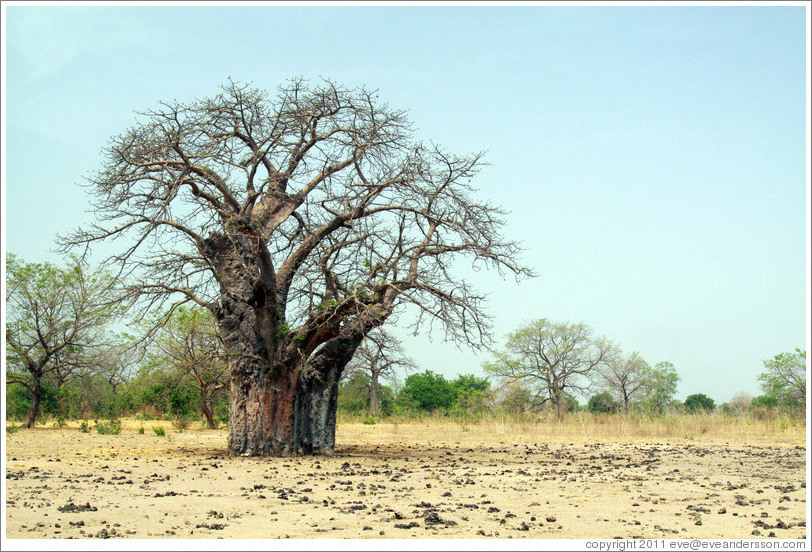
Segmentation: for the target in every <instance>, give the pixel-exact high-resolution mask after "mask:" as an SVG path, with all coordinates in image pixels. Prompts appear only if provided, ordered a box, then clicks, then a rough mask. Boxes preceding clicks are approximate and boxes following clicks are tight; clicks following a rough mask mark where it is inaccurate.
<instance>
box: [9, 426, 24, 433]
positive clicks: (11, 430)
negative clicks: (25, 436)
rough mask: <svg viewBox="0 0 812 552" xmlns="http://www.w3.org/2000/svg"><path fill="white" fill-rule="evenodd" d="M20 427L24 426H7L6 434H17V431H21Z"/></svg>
mask: <svg viewBox="0 0 812 552" xmlns="http://www.w3.org/2000/svg"><path fill="white" fill-rule="evenodd" d="M20 427H22V426H18V425H14V424H11V425H7V426H6V433H8V434H11V433H16V432H17V431H19V430H20Z"/></svg>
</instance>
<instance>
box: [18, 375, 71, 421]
mask: <svg viewBox="0 0 812 552" xmlns="http://www.w3.org/2000/svg"><path fill="white" fill-rule="evenodd" d="M30 409H31V390H29V389H28V387H26V386H25V385H20V384H19V383H9V384H8V385H7V386H6V418H9V419H12V420H17V421H21V420H25V419H26V417H27V416H28V411H29V410H30ZM59 415H60V412H59V391H57V389H56V386H55V385H54V384H52V383H51V382H49V381H47V380H46V381H43V382H42V386H41V387H40V401H39V414H38V419H39V420H44V419H45V418H47V417H48V416H59Z"/></svg>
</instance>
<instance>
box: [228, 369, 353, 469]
mask: <svg viewBox="0 0 812 552" xmlns="http://www.w3.org/2000/svg"><path fill="white" fill-rule="evenodd" d="M341 369H343V366H341V367H340V368H339V367H338V366H333V367H332V369H330V370H328V372H327V373H320V372H317V371H315V370H313V369H312V368H310V367H295V368H289V369H287V370H285V371H284V372H283V371H282V370H280V369H276V370H271V371H267V372H265V374H264V375H263V374H262V373H261V371H251V372H254V373H249V374H245V371H244V370H233V371H232V378H231V402H230V410H229V438H228V451H229V453H230V454H234V455H242V456H283V455H299V454H332V452H333V451H334V450H335V426H336V410H337V407H338V380H339V377H340V374H341Z"/></svg>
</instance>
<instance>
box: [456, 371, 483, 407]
mask: <svg viewBox="0 0 812 552" xmlns="http://www.w3.org/2000/svg"><path fill="white" fill-rule="evenodd" d="M451 387H452V388H453V389H454V395H455V398H454V403H455V404H454V408H455V409H456V411H457V412H459V413H464V414H481V413H482V412H484V411H485V410H487V409H488V408H489V407H490V403H491V400H492V394H491V392H490V388H491V383H490V382H489V381H488V378H480V377H477V376H475V375H473V374H460V375H459V376H457V378H456V379H454V380H453V381H451Z"/></svg>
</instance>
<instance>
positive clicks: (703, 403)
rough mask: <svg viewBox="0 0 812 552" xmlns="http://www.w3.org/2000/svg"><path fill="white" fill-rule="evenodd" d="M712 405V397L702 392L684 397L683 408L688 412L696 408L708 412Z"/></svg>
mask: <svg viewBox="0 0 812 552" xmlns="http://www.w3.org/2000/svg"><path fill="white" fill-rule="evenodd" d="M713 407H714V404H713V399H711V398H710V397H708V396H707V395H705V394H704V393H696V394H694V395H690V396H689V397H688V398H687V399H685V408H686V409H687V410H688V412H696V411H697V410H704V411H705V412H710V411H711V410H713Z"/></svg>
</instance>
